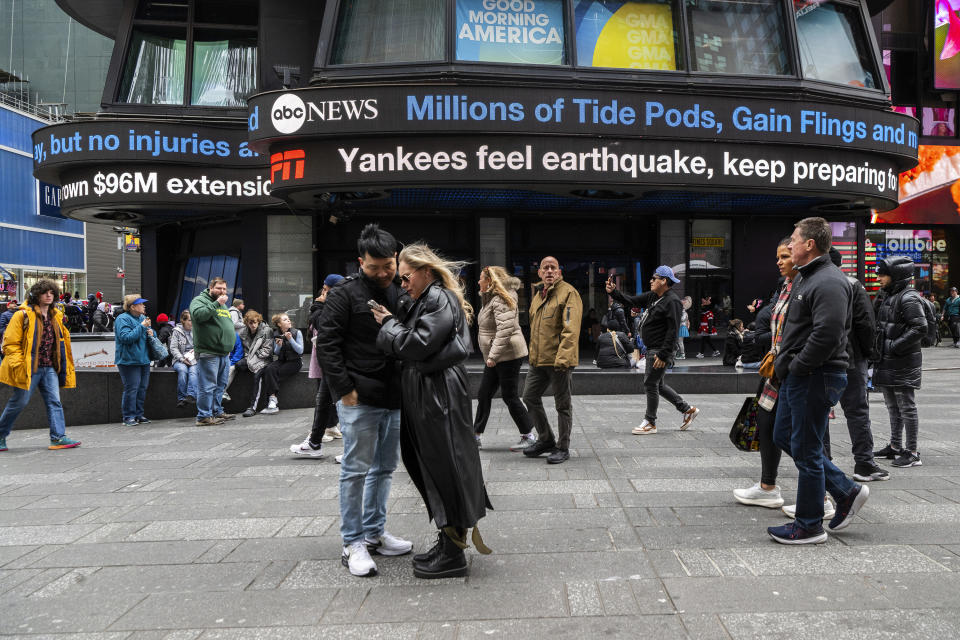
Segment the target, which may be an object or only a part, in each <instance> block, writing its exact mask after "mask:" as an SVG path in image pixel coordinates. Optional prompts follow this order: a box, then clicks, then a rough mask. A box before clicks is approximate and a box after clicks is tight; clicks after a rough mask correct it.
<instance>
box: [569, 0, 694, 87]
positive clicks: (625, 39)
mask: <svg viewBox="0 0 960 640" xmlns="http://www.w3.org/2000/svg"><path fill="white" fill-rule="evenodd" d="M574 17H575V23H576V34H577V62H578V64H580V65H581V66H586V67H610V68H616V69H658V70H664V71H674V70H676V69H678V68H679V66H678V60H680V55H679V52H678V48H679V41H678V38H677V30H676V26H675V24H674V15H673V7H672V3H671V2H670V0H645V1H642V2H622V1H620V0H581V1H579V2H577V3H576V4H575V6H574Z"/></svg>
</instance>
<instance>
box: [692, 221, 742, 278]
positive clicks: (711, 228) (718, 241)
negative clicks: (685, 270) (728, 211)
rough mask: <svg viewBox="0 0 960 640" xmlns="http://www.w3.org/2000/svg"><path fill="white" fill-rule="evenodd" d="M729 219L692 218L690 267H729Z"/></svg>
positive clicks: (697, 268) (699, 268)
mask: <svg viewBox="0 0 960 640" xmlns="http://www.w3.org/2000/svg"><path fill="white" fill-rule="evenodd" d="M730 240H731V236H730V221H729V220H694V221H693V231H692V232H691V234H690V269H691V270H693V269H696V270H713V269H730V268H731V267H732V260H731V255H730V246H731V244H732V243H731V241H730Z"/></svg>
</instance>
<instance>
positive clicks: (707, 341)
mask: <svg viewBox="0 0 960 640" xmlns="http://www.w3.org/2000/svg"><path fill="white" fill-rule="evenodd" d="M708 347H709V349H710V350H709V351H707V348H708ZM716 352H717V346H716V345H715V344H714V343H713V336H709V335H705V336H700V353H702V354H703V355H705V356H710V355H713V354H714V353H716Z"/></svg>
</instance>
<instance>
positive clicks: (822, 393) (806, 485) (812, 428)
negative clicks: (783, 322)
mask: <svg viewBox="0 0 960 640" xmlns="http://www.w3.org/2000/svg"><path fill="white" fill-rule="evenodd" d="M846 386H847V373H846V371H828V370H824V369H817V370H815V371H814V372H813V373H811V374H810V375H807V376H796V375H792V374H791V375H788V376H787V379H786V380H784V381H783V382H782V383H781V384H780V393H779V395H778V396H777V418H776V421H775V422H774V425H773V440H774V442H775V443H776V444H777V446H778V447H780V448H781V449H783V451H785V452H786V453H787V454H789V455H790V456H792V457H793V462H794V464H795V465H796V466H797V471H798V472H799V478H798V480H797V524H798V525H800V526H801V527H803V528H804V529H806V530H808V531H820V530H821V529H822V528H823V496H824V492H825V491H829V492H830V495H831V496H833V499H834V500H836V501H840V500H842V499H843V498H845V497H847V496H848V495H849V494H850V492H851V491H853V490H854V489H855V488H856V486H857V485H856V484H854V483H853V481H852V480H850V479H849V478H847V476H845V475H844V474H843V471H840V469H838V468H837V466H836V465H834V464H833V463H832V462H831V461H830V460H829V459H828V458H827V457H826V456H824V455H823V437H824V434H825V433H826V431H827V424H828V423H829V416H830V407H832V406H833V405H835V404H836V403H837V401H838V400H840V396H841V395H842V394H843V390H844V389H845V388H846Z"/></svg>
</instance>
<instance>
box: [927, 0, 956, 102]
mask: <svg viewBox="0 0 960 640" xmlns="http://www.w3.org/2000/svg"><path fill="white" fill-rule="evenodd" d="M933 85H934V87H935V88H937V89H960V2H958V1H957V0H937V3H936V10H935V11H934V13H933Z"/></svg>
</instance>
